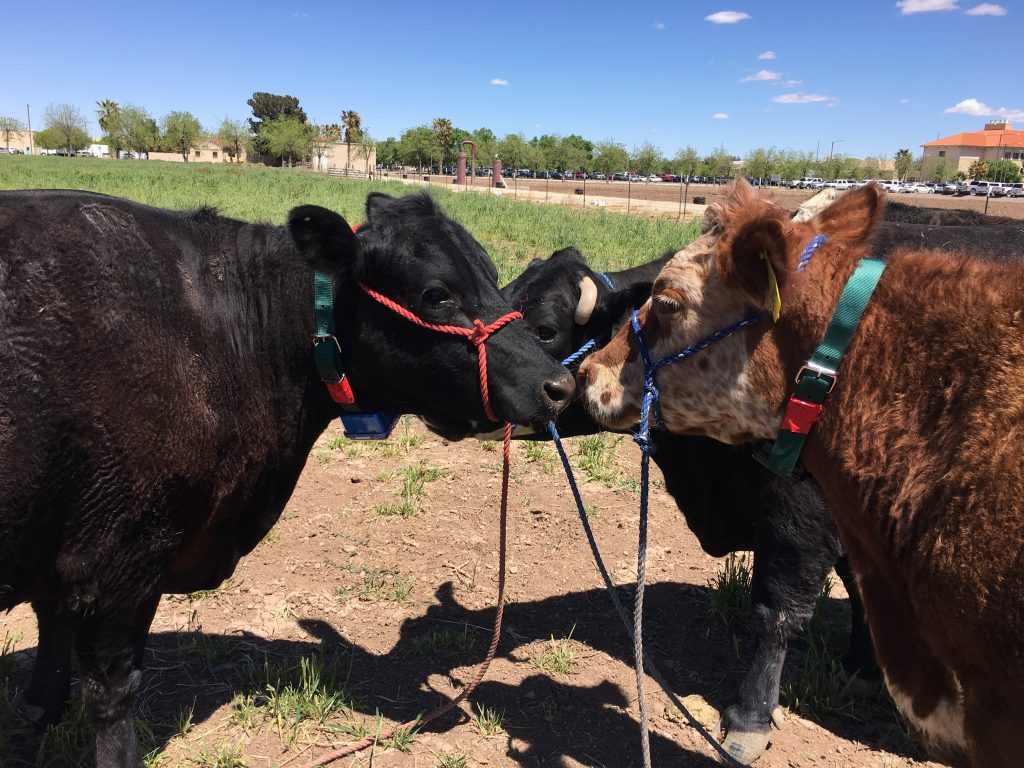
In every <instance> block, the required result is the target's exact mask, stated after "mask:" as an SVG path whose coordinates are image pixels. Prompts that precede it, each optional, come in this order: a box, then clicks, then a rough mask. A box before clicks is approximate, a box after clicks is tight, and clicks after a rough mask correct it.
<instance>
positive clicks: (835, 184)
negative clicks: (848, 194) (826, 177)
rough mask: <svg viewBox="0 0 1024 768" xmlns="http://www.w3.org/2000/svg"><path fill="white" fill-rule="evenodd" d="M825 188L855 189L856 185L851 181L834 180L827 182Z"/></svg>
mask: <svg viewBox="0 0 1024 768" xmlns="http://www.w3.org/2000/svg"><path fill="white" fill-rule="evenodd" d="M824 186H826V187H831V188H832V189H853V187H854V183H853V182H852V181H850V180H849V179H833V180H832V181H826V182H825V184H824Z"/></svg>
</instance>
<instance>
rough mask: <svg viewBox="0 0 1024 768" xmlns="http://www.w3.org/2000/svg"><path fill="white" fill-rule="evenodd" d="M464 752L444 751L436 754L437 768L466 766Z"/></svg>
mask: <svg viewBox="0 0 1024 768" xmlns="http://www.w3.org/2000/svg"><path fill="white" fill-rule="evenodd" d="M467 759H468V758H467V756H466V753H465V752H446V753H444V754H440V755H438V756H437V768H466V760H467Z"/></svg>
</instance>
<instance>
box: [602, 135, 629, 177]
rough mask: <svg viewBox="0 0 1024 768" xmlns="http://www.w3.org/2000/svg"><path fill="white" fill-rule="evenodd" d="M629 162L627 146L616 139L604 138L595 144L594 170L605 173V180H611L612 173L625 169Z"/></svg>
mask: <svg viewBox="0 0 1024 768" xmlns="http://www.w3.org/2000/svg"><path fill="white" fill-rule="evenodd" d="M628 163H629V153H628V152H627V151H626V147H625V146H623V145H622V144H621V143H619V142H617V141H615V140H614V139H602V140H601V141H599V142H597V144H596V145H594V170H597V171H600V172H601V173H603V174H604V175H605V181H608V182H610V181H611V180H612V175H613V174H614V173H616V172H618V171H623V170H625V169H626V165H627V164H628Z"/></svg>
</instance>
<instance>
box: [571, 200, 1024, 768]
mask: <svg viewBox="0 0 1024 768" xmlns="http://www.w3.org/2000/svg"><path fill="white" fill-rule="evenodd" d="M883 198H884V195H883V194H882V193H881V191H880V190H879V189H878V188H877V186H875V185H868V186H866V187H863V188H861V189H858V190H854V191H851V192H848V193H846V194H845V195H843V196H842V197H840V198H839V199H837V200H836V202H834V203H833V204H832V205H830V206H828V207H827V208H826V209H824V210H823V211H822V212H821V213H819V214H818V215H817V216H815V217H814V218H813V219H812V220H811V221H809V222H806V223H799V222H792V221H790V220H789V218H788V215H787V214H786V213H785V212H784V211H781V210H780V209H778V208H777V207H775V206H773V205H771V204H770V203H767V202H765V201H763V200H761V199H760V198H759V197H758V196H757V194H756V193H755V192H754V191H753V190H752V189H751V188H750V187H749V186H748V185H746V184H745V183H742V182H740V183H737V184H736V185H735V186H734V187H733V188H732V190H731V191H730V193H729V195H728V197H727V200H726V202H725V203H724V204H723V205H721V206H720V207H719V209H718V210H717V215H716V226H715V228H714V229H713V230H712V232H711V233H709V236H708V239H707V240H706V241H705V242H703V243H701V244H700V245H699V246H698V247H696V248H691V249H688V250H687V251H685V252H683V253H681V254H680V255H678V256H677V257H676V258H674V259H673V260H672V261H670V262H669V264H668V265H666V267H665V269H664V270H663V271H662V273H661V275H660V276H659V277H658V280H657V281H656V282H655V286H654V292H653V295H652V299H651V301H650V302H649V303H648V304H647V305H645V307H643V308H642V309H641V311H640V317H639V320H640V323H641V326H642V332H643V334H644V336H645V338H646V342H647V344H648V345H649V346H650V347H651V353H652V356H653V357H661V356H665V355H667V354H671V353H673V352H675V351H678V350H679V349H682V348H684V347H686V346H687V345H689V344H692V343H694V342H695V341H697V340H698V339H700V338H703V337H705V336H707V335H708V334H709V333H712V332H714V331H715V330H717V329H719V328H723V327H727V326H729V325H731V324H732V323H735V322H736V321H737V320H739V319H741V318H743V317H746V316H748V315H749V314H750V313H752V312H757V311H758V310H760V309H762V308H765V307H768V306H769V305H770V303H771V301H770V293H769V284H770V277H769V270H768V269H767V268H766V266H765V259H767V260H768V262H769V263H770V264H771V268H772V271H773V272H774V274H775V276H776V278H777V280H778V286H779V289H780V295H781V316H780V319H779V321H778V323H772V322H771V321H770V320H765V321H762V322H761V323H759V324H757V325H754V326H752V327H750V328H748V329H746V330H744V331H742V332H740V333H737V334H734V335H732V336H731V337H729V338H728V339H726V340H724V341H722V342H720V343H718V344H715V345H713V346H711V347H709V348H708V349H706V350H705V351H703V352H701V353H700V354H699V355H695V356H694V357H693V358H692V359H690V360H687V361H684V362H680V363H676V364H674V365H668V366H666V367H664V368H663V369H662V370H661V371H660V372H659V374H658V378H657V384H658V388H659V390H660V397H661V411H662V415H663V418H664V422H665V426H666V428H667V429H668V430H670V431H674V432H685V433H688V434H692V433H697V434H706V435H709V436H712V437H715V438H716V439H719V440H721V441H723V442H739V441H749V440H758V439H774V438H776V436H777V435H778V434H779V432H780V426H781V427H782V428H783V430H784V431H786V432H794V431H796V432H804V433H806V442H805V444H804V446H803V451H802V456H801V460H802V461H803V463H804V465H805V467H806V469H807V471H808V472H809V473H810V474H811V475H812V476H813V477H814V478H815V480H816V481H817V482H818V483H819V484H820V486H821V488H822V491H823V492H824V495H825V498H826V500H827V502H828V506H829V510H830V511H831V513H832V515H833V517H834V518H835V521H836V525H837V528H838V530H839V534H840V537H841V539H842V542H843V545H844V547H845V549H846V551H847V554H848V556H849V559H850V564H851V566H852V568H853V571H854V573H855V574H856V576H857V580H858V584H859V586H860V588H861V594H862V598H863V602H864V607H865V611H866V614H867V617H868V621H869V624H870V627H871V633H872V636H873V638H874V641H875V647H876V649H877V655H878V661H879V663H880V666H881V668H882V670H883V672H884V675H885V679H886V683H887V685H888V687H889V690H890V692H891V693H892V695H893V698H894V700H895V701H896V703H897V706H898V707H899V708H900V710H901V712H902V713H903V715H904V716H905V717H906V719H907V722H908V723H909V724H910V726H911V728H912V729H913V731H914V732H915V733H916V734H917V736H918V737H919V738H920V739H921V741H922V742H923V743H924V744H925V746H926V748H927V749H928V750H929V752H930V753H931V754H932V755H934V756H935V757H936V758H938V759H940V760H943V761H945V762H948V763H949V764H951V765H955V766H969V767H970V768H983V767H984V768H1010V767H1011V766H1017V765H1019V764H1020V745H1019V737H1020V729H1021V724H1022V723H1024V699H1022V697H1021V692H1022V691H1024V580H1022V579H1021V577H1020V563H1021V561H1022V558H1024V501H1022V499H1024V389H1022V388H1021V386H1020V380H1021V378H1022V376H1024V266H1021V265H1020V264H1010V265H1005V264H999V263H995V262H994V261H991V260H985V259H980V258H968V257H957V256H951V255H950V254H948V253H944V252H941V251H937V250H927V249H921V248H919V247H915V246H908V247H902V248H896V249H895V250H893V251H892V253H891V254H890V255H889V258H888V266H887V267H886V268H885V271H884V273H882V274H881V278H880V280H879V281H878V282H877V287H875V288H874V293H873V294H871V295H870V297H869V298H867V299H866V300H864V301H863V315H862V316H861V317H860V318H859V320H858V321H857V322H856V323H855V324H854V325H853V326H851V327H852V331H851V332H850V333H849V334H845V335H846V337H847V338H846V340H845V341H844V342H843V343H842V344H841V345H840V346H842V347H843V349H842V356H841V359H840V361H839V362H838V364H837V365H834V366H831V367H832V368H833V369H834V370H835V373H834V374H831V373H828V372H824V373H816V372H815V371H816V370H819V371H824V369H825V368H827V367H829V366H822V365H820V364H818V363H815V365H814V366H808V365H807V363H808V361H812V362H814V361H815V360H816V359H819V358H818V354H819V353H820V348H819V349H818V352H817V353H816V352H815V350H816V347H820V346H821V342H822V339H823V337H824V338H825V340H826V341H827V340H828V338H829V337H830V336H831V335H832V334H831V331H830V332H829V333H826V327H828V326H830V325H834V324H835V323H837V322H840V323H841V322H845V321H843V320H842V317H843V315H844V314H847V316H849V310H844V309H843V307H844V306H846V305H847V304H848V302H847V300H846V297H845V294H847V293H848V292H850V291H851V287H850V285H848V281H851V276H854V275H855V274H857V272H858V263H859V261H860V260H861V259H862V258H863V257H866V256H870V255H871V254H870V238H871V235H872V231H873V229H874V227H875V224H876V222H877V220H878V218H879V215H880V214H881V211H882V207H883V205H884V199H883ZM819 234H820V235H824V236H825V237H826V241H825V242H824V243H823V244H822V245H821V246H820V247H819V248H818V251H817V253H815V254H814V255H813V257H812V258H811V259H810V261H809V263H808V264H807V267H806V269H805V270H804V271H803V272H802V273H798V272H797V271H796V267H797V264H798V262H799V259H800V257H801V254H802V253H803V252H804V250H805V247H806V245H807V244H808V243H809V242H810V241H811V240H812V239H813V238H814V237H815V236H816V235H819ZM858 279H859V278H853V279H852V281H853V282H856V280H858ZM857 290H859V289H857ZM855 292H856V291H855ZM841 294H844V298H843V299H842V300H841V299H840V295H841ZM862 298H863V297H862ZM833 338H834V336H833ZM821 376H824V377H825V378H824V379H821V381H822V382H823V385H822V387H821V389H822V390H823V391H825V394H826V395H827V396H826V397H825V399H824V402H823V408H822V410H821V411H820V418H818V419H817V421H816V423H812V422H813V420H811V419H807V420H804V419H803V417H797V418H794V417H793V415H792V414H791V413H789V412H788V410H789V409H788V406H787V403H789V402H790V400H791V397H792V395H793V393H794V390H797V391H798V393H799V390H798V389H797V386H796V385H795V384H794V380H795V379H797V378H799V380H800V382H802V383H803V382H805V381H806V380H808V379H809V378H813V377H821ZM578 381H579V384H580V387H581V390H582V396H583V398H584V400H585V401H586V403H587V406H588V408H589V409H590V411H591V412H592V413H593V414H594V415H595V416H596V417H597V418H598V419H599V420H600V421H603V422H605V423H607V424H610V425H612V426H621V425H629V424H632V423H635V422H636V420H637V419H638V417H639V414H640V406H641V400H642V398H643V394H644V392H643V370H642V365H641V363H640V355H639V353H638V350H637V348H636V341H635V337H634V336H633V334H632V332H631V331H629V330H628V329H626V330H624V331H622V332H620V334H619V335H617V336H616V338H615V339H613V340H612V342H611V343H610V344H608V345H607V346H606V347H605V348H604V349H603V350H601V351H600V352H598V353H596V354H595V355H593V356H592V357H590V358H588V360H587V361H586V362H585V363H584V365H583V366H582V368H581V369H580V372H579V375H578ZM815 410H816V409H815Z"/></svg>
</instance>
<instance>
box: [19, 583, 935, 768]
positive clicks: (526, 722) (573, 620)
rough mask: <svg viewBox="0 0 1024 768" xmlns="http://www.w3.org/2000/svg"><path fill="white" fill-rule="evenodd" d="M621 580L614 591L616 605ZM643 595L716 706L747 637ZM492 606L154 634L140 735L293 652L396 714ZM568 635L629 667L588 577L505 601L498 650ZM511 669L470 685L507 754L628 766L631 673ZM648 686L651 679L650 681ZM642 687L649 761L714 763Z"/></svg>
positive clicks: (448, 598) (745, 653)
mask: <svg viewBox="0 0 1024 768" xmlns="http://www.w3.org/2000/svg"><path fill="white" fill-rule="evenodd" d="M628 591H629V590H628V589H623V590H622V591H621V592H620V596H621V597H622V599H623V601H624V602H626V603H627V604H628V603H629V600H630V596H629V595H628ZM646 600H647V602H646V608H645V641H646V646H647V651H648V653H649V654H650V656H651V657H652V658H653V659H654V661H655V663H656V664H658V665H659V667H660V668H661V669H662V672H663V673H664V674H665V676H666V677H667V679H668V681H669V683H670V684H671V685H672V687H673V689H674V691H675V692H676V693H677V694H678V695H680V696H688V695H691V694H698V695H699V696H701V697H703V698H704V699H705V700H706V701H707V702H708V703H710V704H711V705H712V706H714V707H715V708H716V709H718V710H721V709H723V708H724V707H725V706H727V705H728V704H729V703H731V700H732V698H733V697H734V696H735V694H736V690H737V688H738V685H739V683H740V681H741V679H742V677H743V674H744V672H745V669H746V663H747V660H748V659H749V652H750V643H749V639H748V638H746V637H744V636H743V633H733V632H730V631H729V630H727V629H726V628H725V626H724V624H723V623H722V622H721V621H720V620H719V619H717V618H716V617H714V616H712V615H711V614H710V612H709V610H708V604H709V598H708V595H707V589H706V588H704V587H696V586H693V585H688V584H655V585H652V586H649V587H648V588H647V592H646ZM832 603H834V604H833V605H830V606H829V611H830V612H833V613H838V614H841V612H842V611H843V610H844V605H845V601H832ZM493 616H494V610H493V608H489V609H482V610H474V609H469V608H466V607H465V606H463V605H462V604H461V603H460V602H459V600H458V598H457V595H456V592H455V588H454V587H453V585H452V584H450V583H448V584H444V585H442V586H441V587H439V588H438V589H437V591H436V593H435V602H434V603H433V604H431V605H430V606H429V607H428V608H427V609H426V611H425V612H424V613H423V614H422V615H420V616H416V617H413V618H410V619H407V620H405V621H404V622H403V624H402V626H401V628H400V637H399V640H398V642H397V643H396V644H395V646H394V647H393V648H392V649H391V650H390V651H388V652H387V653H384V654H378V653H374V652H372V651H370V650H368V649H366V648H364V647H362V646H360V645H358V644H355V643H352V642H350V641H349V640H348V639H347V638H346V637H345V636H344V635H343V634H341V633H340V632H339V631H338V629H337V628H335V627H334V626H332V625H331V624H329V623H328V622H325V621H319V620H312V619H302V620H299V622H298V623H299V625H300V626H301V627H302V629H303V630H304V631H305V632H306V633H307V634H308V635H309V636H310V638H311V639H310V640H307V641H296V640H267V639H266V638H263V637H260V636H258V635H255V634H249V633H243V634H233V635H217V634H208V633H204V632H202V631H195V632H161V633H154V634H153V635H152V636H151V637H150V642H149V649H148V651H147V670H146V676H145V682H144V690H143V691H142V693H141V695H140V697H139V705H138V711H139V717H140V718H141V720H143V721H145V722H146V723H148V724H149V726H150V729H149V730H150V731H151V733H147V734H144V736H143V739H142V740H143V743H144V744H145V745H146V746H147V747H148V748H150V749H154V748H155V749H162V748H163V746H164V745H165V744H166V743H167V742H168V741H169V740H170V739H171V738H173V737H174V736H175V735H176V733H177V732H179V731H180V726H181V722H182V720H183V719H184V718H185V717H186V713H190V714H187V716H188V717H190V719H191V722H192V723H193V724H201V723H205V722H206V721H207V720H209V719H210V718H211V716H212V715H213V714H214V713H215V712H216V711H217V710H219V709H220V708H221V707H223V706H224V705H226V704H229V703H232V702H237V701H239V697H257V696H259V695H261V694H262V693H264V692H265V690H266V688H267V684H268V675H269V676H270V677H273V675H275V674H278V675H279V676H281V675H283V677H280V679H281V680H282V681H283V680H284V678H285V677H287V676H288V675H289V674H291V673H289V672H286V671H281V670H292V671H295V670H298V667H299V663H300V660H301V659H303V658H308V657H317V658H322V659H329V660H330V663H331V668H332V669H333V670H335V671H336V672H339V671H340V672H339V673H338V674H337V675H336V676H335V677H332V678H330V679H331V680H336V685H337V686H338V688H339V689H344V691H345V692H346V694H348V695H351V696H352V698H353V699H354V700H355V701H356V702H357V704H356V705H355V709H356V710H357V711H359V712H362V713H364V714H368V715H371V716H372V715H373V714H374V713H376V712H380V713H381V714H382V715H383V716H384V717H385V718H388V719H390V720H394V721H397V722H403V721H405V720H409V719H412V718H414V717H415V716H416V715H417V714H420V713H422V712H425V711H427V710H430V709H433V708H434V707H435V706H437V705H439V704H441V703H442V702H444V701H446V700H447V699H448V698H450V697H451V696H452V695H453V694H454V693H455V692H457V691H459V690H461V689H462V687H463V686H464V685H465V684H466V683H467V682H468V680H469V678H470V676H471V675H472V674H474V672H475V665H476V664H477V663H479V661H480V660H481V659H482V658H483V655H484V652H485V651H486V648H487V645H488V643H489V639H490V629H489V627H490V625H491V624H492V622H493ZM569 636H571V638H572V640H573V641H574V645H575V647H585V648H586V649H589V651H588V652H587V653H583V654H581V657H582V658H581V659H580V660H579V661H578V664H579V665H583V666H584V667H585V666H586V665H588V664H601V663H602V661H604V662H605V663H606V660H604V657H602V655H601V654H607V656H608V657H610V658H611V659H615V660H616V661H617V662H621V663H622V664H625V665H627V666H629V665H631V663H632V655H633V650H632V645H631V642H630V638H629V636H628V635H627V633H626V631H625V630H624V628H623V627H622V624H621V622H620V621H619V619H618V618H617V617H616V616H615V614H614V613H613V611H612V608H611V605H610V603H609V601H608V598H607V596H606V594H605V593H604V591H603V590H598V589H595V590H587V591H581V592H574V593H569V594H564V595H558V596H555V597H550V598H546V599H543V600H536V601H526V602H510V603H508V604H507V606H506V610H505V622H504V631H503V635H502V641H501V643H500V645H499V647H498V652H497V658H498V659H503V660H506V661H509V662H511V663H513V664H519V665H520V666H522V665H524V664H526V665H529V664H530V661H529V651H528V650H527V649H526V648H525V646H527V645H530V644H533V643H536V642H537V641H547V640H548V639H549V638H551V637H554V638H565V637H569ZM459 637H462V638H463V640H462V641H460V640H459ZM446 638H447V639H446ZM593 652H600V653H593ZM22 653H24V652H22ZM790 655H791V657H792V658H791V659H790V661H789V662H788V663H787V676H789V675H794V674H796V675H799V674H800V671H801V669H802V666H801V665H804V666H806V663H807V653H806V652H801V650H800V648H799V647H797V648H795V649H794V650H793V651H792V652H791V654H790ZM529 668H530V669H535V668H534V667H529ZM516 677H517V679H519V680H520V682H519V683H518V684H510V683H507V682H502V681H499V680H495V679H493V677H492V678H491V679H486V678H485V680H484V682H483V683H481V685H480V686H479V687H478V688H477V690H476V692H475V693H474V694H473V697H472V701H473V702H474V704H475V706H477V707H479V706H480V705H485V706H487V707H488V708H490V709H492V710H495V711H498V712H503V713H504V728H505V731H506V732H507V734H508V752H507V755H508V757H509V758H511V759H514V760H515V761H516V762H517V763H518V764H521V765H537V766H551V765H559V764H562V760H563V758H570V757H571V758H573V759H574V760H576V761H578V762H579V763H581V764H584V765H595V766H616V767H617V768H628V767H629V766H635V765H640V764H641V758H640V751H639V739H638V728H637V723H636V719H635V714H634V713H635V706H633V704H634V701H633V700H634V697H635V692H634V691H633V689H632V687H631V686H626V687H625V688H623V687H620V686H619V685H618V684H615V683H612V682H609V681H607V676H606V675H604V674H603V670H601V669H600V668H597V669H596V670H595V669H591V670H588V671H587V674H581V675H579V677H577V679H576V680H574V677H576V676H575V675H552V674H547V673H544V672H542V671H541V670H540V669H535V671H534V672H529V673H527V674H526V676H525V677H523V676H522V673H521V672H520V673H517V674H516ZM584 679H586V680H587V681H589V682H582V681H583V680H584ZM620 679H621V676H620ZM785 680H786V677H784V684H785ZM649 686H650V687H649V692H653V691H655V690H657V689H656V686H654V685H653V683H649ZM438 687H441V688H443V689H444V690H438ZM649 698H651V699H652V713H653V714H655V715H658V717H655V720H658V721H659V724H658V725H659V727H658V732H655V733H653V734H652V738H651V747H652V755H653V757H654V760H655V762H656V763H658V764H662V765H686V766H695V767H699V768H704V767H705V766H706V767H708V768H710V766H713V765H717V764H718V763H716V762H715V761H714V760H713V759H711V758H710V757H707V756H706V754H709V748H707V747H703V746H702V747H700V750H699V751H698V750H696V749H690V748H687V747H685V746H683V745H682V744H680V743H678V742H679V741H680V740H682V741H685V740H687V738H688V736H689V735H687V738H683V737H682V735H683V733H684V732H683V730H682V727H679V726H673V725H671V724H669V723H667V722H666V721H665V719H664V718H663V717H660V715H661V714H662V712H661V711H656V710H655V706H657V707H659V708H660V707H661V705H660V704H658V705H655V704H653V701H654V699H653V696H649ZM243 700H244V699H243ZM659 700H660V697H659ZM466 717H467V715H466V714H465V713H463V712H460V711H456V712H454V713H449V714H448V715H446V716H444V717H443V718H441V719H439V720H437V721H435V722H433V723H430V724H428V725H427V726H425V727H424V730H425V731H426V732H435V733H437V732H443V731H444V730H445V729H446V728H449V727H451V726H452V725H453V724H454V723H455V722H458V721H459V720H461V721H465V719H466ZM815 719H816V720H817V721H818V722H819V723H820V724H821V725H822V726H824V727H825V728H827V729H828V730H831V731H833V732H834V733H836V734H837V735H839V736H842V737H844V738H847V739H851V740H855V741H860V742H862V743H864V744H867V745H869V746H872V747H880V748H885V749H887V750H889V751H891V752H895V753H897V754H901V755H906V756H913V757H919V756H920V754H921V753H920V752H919V750H918V749H917V748H916V747H915V746H914V745H913V744H912V743H911V742H910V741H908V740H907V739H906V737H905V736H904V734H903V731H902V728H901V727H900V726H899V724H898V721H897V720H896V719H895V717H894V715H893V714H892V710H891V708H890V709H889V710H888V711H885V710H884V708H879V707H877V706H874V707H872V708H871V709H870V710H863V711H850V710H846V711H841V712H839V713H837V714H836V713H833V714H824V715H823V716H821V717H817V718H815ZM787 727H796V726H795V724H793V723H790V724H789V726H787ZM665 734H667V735H665ZM147 742H148V743H147ZM17 744H21V745H22V746H21V749H20V750H17V749H14V750H13V751H12V754H11V759H10V760H9V761H8V762H6V763H4V764H5V765H10V766H12V768H14V767H15V766H20V765H22V764H24V765H35V764H36V763H37V759H36V755H37V753H38V742H37V740H34V739H32V738H28V737H26V738H22V739H15V745H16V746H17ZM26 745H27V746H26ZM19 751H20V752H23V753H24V756H23V759H24V760H25V762H24V763H19V762H17V759H18V754H19ZM310 756H312V753H311V755H310ZM56 764H59V763H56Z"/></svg>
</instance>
